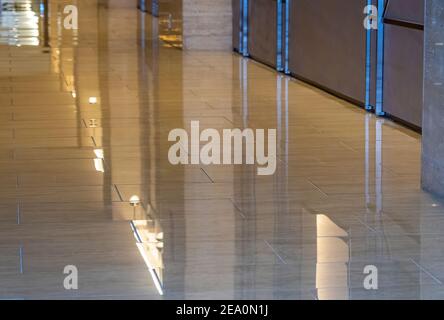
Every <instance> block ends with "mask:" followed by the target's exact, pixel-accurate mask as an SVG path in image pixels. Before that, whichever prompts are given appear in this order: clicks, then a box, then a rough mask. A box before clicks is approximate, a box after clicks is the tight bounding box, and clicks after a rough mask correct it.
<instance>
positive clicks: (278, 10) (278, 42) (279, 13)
mask: <svg viewBox="0 0 444 320" xmlns="http://www.w3.org/2000/svg"><path fill="white" fill-rule="evenodd" d="M282 18H283V16H282V0H277V1H276V21H277V26H276V70H277V71H280V72H281V71H284V67H283V65H282V52H283V51H282V34H283V32H282V29H283V22H282Z"/></svg>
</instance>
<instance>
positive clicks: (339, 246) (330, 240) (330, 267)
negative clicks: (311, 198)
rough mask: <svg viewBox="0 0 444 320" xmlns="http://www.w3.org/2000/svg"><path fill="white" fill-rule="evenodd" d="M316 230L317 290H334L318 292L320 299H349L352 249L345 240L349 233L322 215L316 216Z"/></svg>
mask: <svg viewBox="0 0 444 320" xmlns="http://www.w3.org/2000/svg"><path fill="white" fill-rule="evenodd" d="M316 229H317V264H316V288H317V289H325V288H334V290H331V291H330V290H318V299H320V300H330V299H348V297H349V293H348V290H349V270H348V263H349V259H350V251H349V250H350V248H349V245H348V243H347V242H346V241H345V240H344V237H345V238H346V237H348V233H347V232H346V231H344V230H343V229H341V228H340V227H339V226H338V225H336V224H335V223H334V222H333V221H332V220H331V219H330V218H329V217H327V216H326V215H322V214H321V215H317V216H316ZM332 295H333V296H332Z"/></svg>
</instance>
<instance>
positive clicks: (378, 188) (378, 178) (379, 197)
mask: <svg viewBox="0 0 444 320" xmlns="http://www.w3.org/2000/svg"><path fill="white" fill-rule="evenodd" d="M383 123H384V120H382V119H378V120H376V142H375V148H376V150H375V157H376V159H375V197H376V213H377V214H382V210H383V208H382V203H383V194H382V192H383V191H382V162H383V159H382V144H383V141H382V139H383V137H382V125H383Z"/></svg>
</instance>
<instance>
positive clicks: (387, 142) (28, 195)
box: [0, 0, 444, 300]
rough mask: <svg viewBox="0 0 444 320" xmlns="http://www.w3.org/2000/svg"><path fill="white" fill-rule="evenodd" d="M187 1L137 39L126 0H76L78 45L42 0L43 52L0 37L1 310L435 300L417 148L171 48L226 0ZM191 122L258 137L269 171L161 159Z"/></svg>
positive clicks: (356, 113) (362, 115)
mask: <svg viewBox="0 0 444 320" xmlns="http://www.w3.org/2000/svg"><path fill="white" fill-rule="evenodd" d="M187 1H188V0H187ZM187 1H184V4H185V9H186V10H185V13H184V15H182V12H178V11H177V10H176V9H177V8H175V7H168V4H167V3H166V2H165V3H163V5H164V6H165V7H164V8H163V9H165V10H164V11H163V12H168V10H170V11H171V12H172V13H173V15H172V19H173V21H171V23H172V24H171V26H173V27H174V28H172V29H169V28H168V23H169V21H168V17H167V16H162V17H161V18H160V19H159V20H153V19H152V18H151V17H150V16H149V15H146V16H144V17H145V25H144V30H145V31H144V32H142V26H141V25H140V24H141V23H142V21H143V19H141V18H142V15H141V13H139V12H138V11H137V10H136V9H135V8H133V7H131V6H130V5H129V2H127V1H124V0H118V1H113V5H109V6H103V5H100V3H101V1H96V0H78V1H77V5H78V6H79V10H80V12H82V14H81V15H80V16H79V19H80V21H79V22H80V29H79V31H78V32H79V33H78V36H77V37H74V35H73V34H72V33H69V32H68V31H66V30H65V31H64V32H63V34H62V37H60V36H59V35H58V29H57V27H56V26H57V21H56V17H57V14H58V13H59V12H58V11H57V10H59V9H57V8H60V5H59V4H60V1H59V0H49V3H50V8H51V10H54V12H51V19H52V20H51V23H50V24H49V30H48V32H49V41H50V46H49V47H48V48H43V47H42V45H43V42H42V41H43V40H44V39H43V35H42V34H38V36H37V37H36V38H35V39H37V40H38V41H39V45H36V46H32V45H25V44H23V45H22V46H21V47H16V46H11V45H8V44H7V43H0V74H1V75H2V76H1V77H0V105H1V106H2V108H1V110H0V128H1V129H0V222H1V223H0V299H68V300H71V299H104V300H107V299H124V300H125V299H308V300H313V299H442V298H444V297H443V292H444V290H443V286H442V282H443V281H444V275H443V272H442V269H443V261H444V251H443V250H442V248H441V243H442V240H443V239H442V237H444V233H443V231H442V230H443V228H442V227H443V226H444V225H443V223H444V220H443V217H444V202H443V200H442V199H441V198H439V197H435V196H432V195H430V194H428V193H426V192H424V191H422V190H421V189H420V175H421V173H420V156H421V137H420V136H419V135H418V134H417V133H415V132H413V131H411V130H409V129H407V128H404V127H402V126H401V125H399V124H396V123H394V122H391V121H389V120H386V119H381V118H378V117H375V116H374V115H372V114H368V113H366V112H365V111H364V110H361V109H360V108H357V107H355V106H352V105H350V104H349V103H347V102H344V101H342V100H339V99H337V98H335V97H333V96H330V95H328V94H326V93H325V92H322V91H320V90H319V89H316V88H313V87H311V86H309V85H307V84H304V83H302V82H300V81H297V80H295V79H292V78H290V77H285V76H282V75H278V74H276V73H275V72H274V71H273V70H272V69H270V68H268V67H265V66H263V65H261V64H259V63H256V62H253V61H250V60H248V59H243V58H240V57H239V56H237V55H235V54H233V53H232V52H227V51H200V50H197V51H195V50H186V48H191V47H194V48H196V47H202V46H203V45H205V46H206V49H210V47H212V46H213V45H214V46H216V45H217V46H222V45H225V40H226V39H225V38H224V37H225V34H226V33H228V31H229V30H228V29H227V28H226V26H225V27H221V28H219V30H210V31H209V33H208V34H205V33H204V32H203V31H202V30H197V29H198V28H197V27H198V26H199V25H207V24H208V23H209V20H208V19H210V18H212V19H216V18H217V19H216V20H217V21H216V23H215V25H219V26H221V25H222V26H223V25H225V22H224V21H226V18H227V16H228V15H229V10H228V8H229V7H230V5H231V1H225V0H224V1H221V2H220V3H218V4H217V5H215V4H213V3H212V4H211V5H210V4H208V3H207V2H206V1H200V0H197V1H196V0H189V1H188V2H187ZM31 2H33V3H34V4H37V1H35V0H31ZM114 4H117V5H118V7H114ZM196 6H197V7H196ZM36 7H38V6H36ZM193 8H200V9H199V10H195V9H193ZM174 10H176V11H174ZM215 10H216V11H218V10H219V11H218V14H217V16H216V15H215V14H214V12H215ZM97 16H99V17H101V19H96V17H97ZM102 17H103V19H102ZM0 19H1V14H0ZM192 21H194V22H192ZM191 22H192V23H191ZM39 23H41V21H40V20H39ZM153 23H154V24H156V23H159V25H158V29H157V30H158V31H159V33H157V31H156V29H155V28H154V29H153V28H152V26H153ZM182 23H183V30H182V29H180V28H182ZM213 25H214V24H213ZM229 25H230V26H231V23H230V24H229ZM5 28H6V31H8V30H10V29H11V28H10V27H9V26H5ZM8 28H9V29H8ZM201 29H202V28H201ZM39 30H43V29H39ZM0 32H1V31H0ZM230 33H231V31H230ZM181 36H183V38H181ZM22 37H24V36H22ZM159 38H160V39H163V40H159ZM204 38H206V39H209V41H207V42H206V43H204V42H203V39H204ZM1 39H4V38H1ZM1 39H0V42H1ZM33 39H34V38H33ZM28 40H29V39H28ZM14 41H16V40H14ZM17 41H25V39H22V38H20V37H19V39H18V40H17ZM182 42H183V43H184V46H185V50H178V47H180V46H181V44H182ZM228 45H229V46H231V43H229V44H228ZM92 97H95V98H97V102H96V103H90V98H92ZM193 120H198V121H200V125H201V128H213V129H216V130H218V131H221V130H223V129H233V128H240V129H244V128H253V129H261V128H262V129H268V128H275V129H276V131H277V148H276V153H277V165H276V172H275V174H274V175H271V176H258V175H257V169H258V166H257V165H221V166H217V165H199V164H197V165H189V166H182V165H172V164H171V163H170V162H169V161H168V151H169V148H170V146H171V145H172V142H170V141H168V134H169V132H170V131H171V130H172V129H176V128H184V129H185V130H189V127H190V122H191V121H193ZM189 153H190V154H193V153H192V152H189ZM139 250H140V251H139ZM141 252H142V253H143V255H142V254H141ZM144 257H145V258H146V259H149V261H150V263H151V265H152V266H154V269H155V270H156V275H157V277H155V278H152V277H151V275H150V272H149V270H148V268H147V264H146V261H144ZM67 265H75V266H76V267H77V268H78V270H79V290H71V291H67V290H65V289H64V288H63V280H64V277H65V275H64V274H63V269H64V267H65V266H67ZM366 266H375V267H377V269H378V276H379V283H378V285H379V288H378V290H366V289H365V287H364V285H363V281H364V278H365V275H364V273H363V270H364V269H365V267H366ZM156 284H157V285H159V284H160V287H161V289H162V291H161V292H159V290H158V289H157V288H156ZM161 293H163V295H162V294H161Z"/></svg>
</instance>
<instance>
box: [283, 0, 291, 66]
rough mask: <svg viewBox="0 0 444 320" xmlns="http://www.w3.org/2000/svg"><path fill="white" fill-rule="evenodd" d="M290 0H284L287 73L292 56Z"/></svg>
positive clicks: (285, 62)
mask: <svg viewBox="0 0 444 320" xmlns="http://www.w3.org/2000/svg"><path fill="white" fill-rule="evenodd" d="M290 1H291V0H284V2H285V49H284V60H285V61H284V64H285V66H284V72H285V73H286V74H290V67H289V65H288V63H289V56H290V51H289V50H290V49H289V47H288V46H289V44H290Z"/></svg>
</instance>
